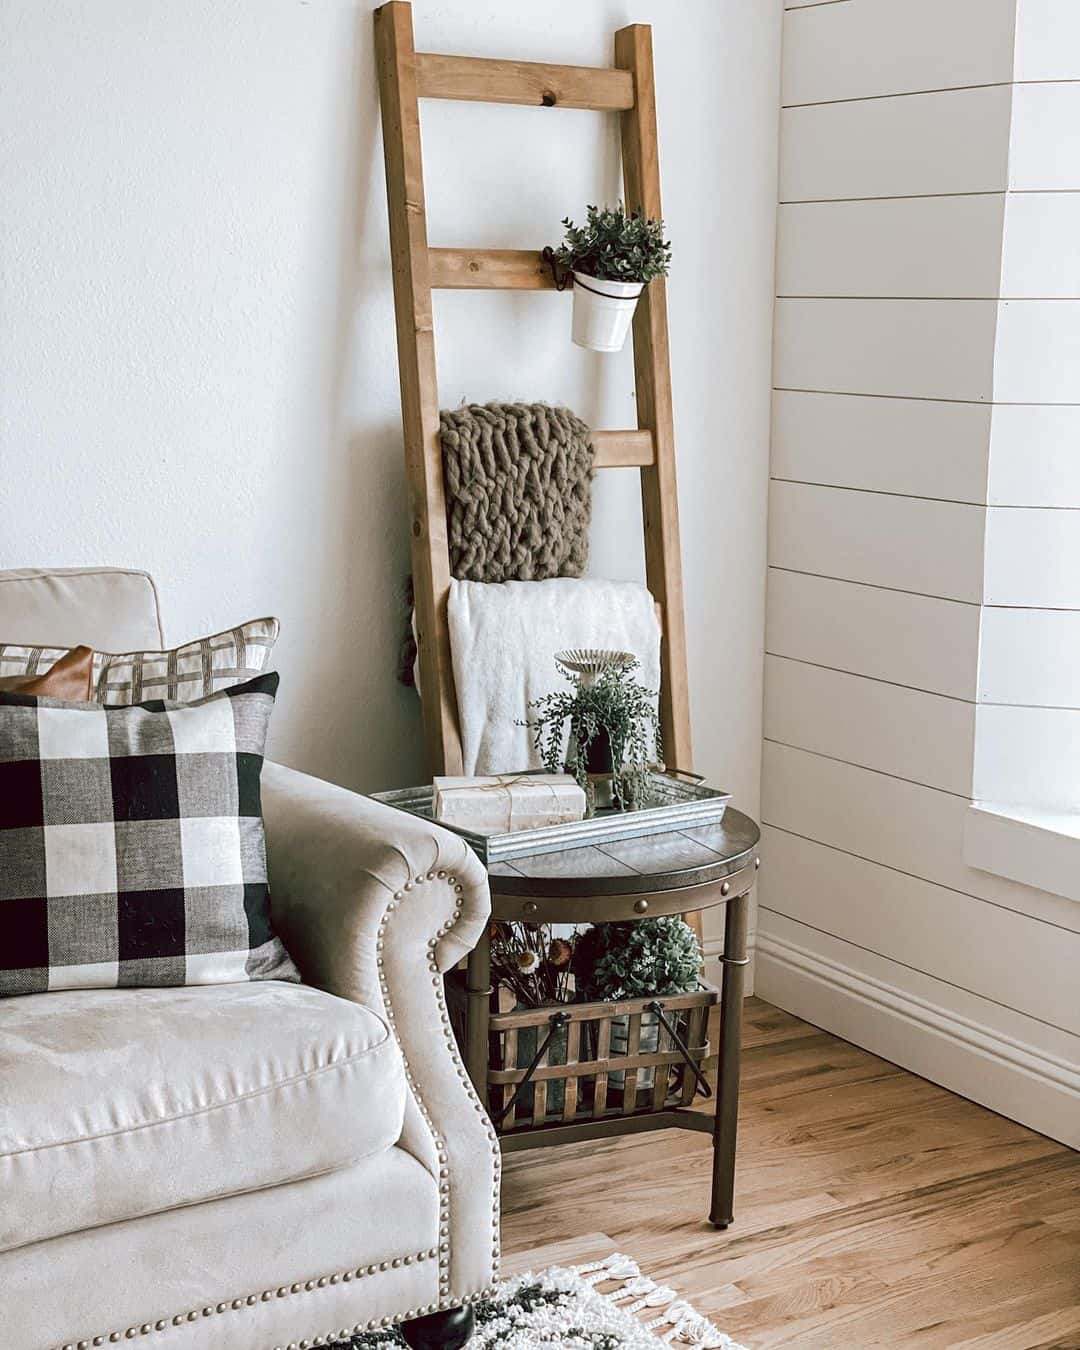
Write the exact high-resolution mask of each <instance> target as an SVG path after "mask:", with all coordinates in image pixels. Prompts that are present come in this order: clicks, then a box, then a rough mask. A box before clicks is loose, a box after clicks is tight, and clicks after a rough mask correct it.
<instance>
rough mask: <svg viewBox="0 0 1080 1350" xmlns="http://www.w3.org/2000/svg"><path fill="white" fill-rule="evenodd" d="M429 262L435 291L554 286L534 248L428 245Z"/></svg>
mask: <svg viewBox="0 0 1080 1350" xmlns="http://www.w3.org/2000/svg"><path fill="white" fill-rule="evenodd" d="M428 262H429V266H430V270H431V286H432V289H433V290H436V291H439V290H442V291H545V290H551V289H552V288H553V287H554V285H555V283H554V281H552V279H551V268H550V267H548V265H547V263H545V262H544V260H543V259H542V258H541V256H540V254H539V251H538V250H536V249H526V248H429V249H428Z"/></svg>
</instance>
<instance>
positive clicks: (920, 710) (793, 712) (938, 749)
mask: <svg viewBox="0 0 1080 1350" xmlns="http://www.w3.org/2000/svg"><path fill="white" fill-rule="evenodd" d="M765 735H766V737H767V738H769V739H770V740H775V741H781V742H783V743H784V744H786V745H792V746H795V747H796V748H797V749H800V750H813V751H816V752H817V753H819V754H822V755H830V756H832V757H833V758H835V759H842V760H847V761H848V762H849V763H852V764H861V765H863V766H864V767H866V768H869V769H879V770H881V771H882V772H884V773H890V774H895V775H897V777H900V778H908V779H911V780H912V781H914V782H916V783H925V784H927V785H928V786H929V787H936V788H941V789H943V790H944V791H947V792H956V793H962V794H965V795H969V794H970V792H971V765H972V760H973V757H974V738H975V705H974V704H972V703H966V702H961V701H960V700H958V699H953V698H943V697H942V696H941V695H940V694H925V693H922V692H921V691H918V690H913V689H905V688H903V687H901V686H899V685H895V684H885V683H882V682H881V681H878V680H868V679H865V678H863V677H862V676H859V675H848V674H845V673H843V672H841V671H836V670H825V669H822V668H821V667H819V666H810V665H806V664H805V663H803V662H801V661H789V660H787V659H786V658H785V657H781V656H767V657H766V658H765Z"/></svg>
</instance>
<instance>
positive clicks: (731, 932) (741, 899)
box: [709, 895, 750, 1228]
mask: <svg viewBox="0 0 1080 1350" xmlns="http://www.w3.org/2000/svg"><path fill="white" fill-rule="evenodd" d="M749 913H750V896H749V895H739V896H736V897H735V899H734V900H731V901H729V902H728V906H727V913H726V915H725V917H724V955H723V957H722V960H723V962H724V979H723V986H722V990H721V995H720V1059H719V1065H718V1068H717V1071H716V1122H715V1125H714V1128H713V1175H712V1209H711V1210H710V1212H709V1222H710V1223H712V1224H714V1225H715V1226H716V1227H717V1228H726V1227H727V1226H728V1224H729V1223H731V1221H732V1219H733V1218H734V1217H735V1214H734V1210H733V1207H732V1206H733V1200H734V1194H735V1137H736V1133H737V1131H738V1123H739V1062H740V1058H741V1055H742V1005H743V979H744V971H745V970H746V928H747V920H748V917H749Z"/></svg>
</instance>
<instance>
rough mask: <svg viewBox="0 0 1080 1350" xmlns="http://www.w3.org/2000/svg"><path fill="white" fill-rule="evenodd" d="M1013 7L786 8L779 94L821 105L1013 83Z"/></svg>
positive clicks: (979, 0)
mask: <svg viewBox="0 0 1080 1350" xmlns="http://www.w3.org/2000/svg"><path fill="white" fill-rule="evenodd" d="M1015 9H1016V0H860V3H858V4H852V5H831V6H830V5H825V6H822V7H821V8H819V9H817V10H812V11H807V10H801V11H800V10H793V11H790V12H789V13H788V14H786V15H785V19H784V46H783V51H784V61H783V79H782V86H781V87H782V94H781V97H782V99H783V102H784V104H785V105H788V104H793V103H821V102H825V101H827V100H832V99H851V98H867V97H874V96H878V95H882V94H903V93H911V92H914V91H916V90H933V89H959V88H962V87H965V86H968V85H980V84H994V83H997V82H999V81H1004V80H1010V79H1011V78H1012V59H1013V29H1014V16H1015ZM928 34H933V40H932V41H928V40H927V38H928Z"/></svg>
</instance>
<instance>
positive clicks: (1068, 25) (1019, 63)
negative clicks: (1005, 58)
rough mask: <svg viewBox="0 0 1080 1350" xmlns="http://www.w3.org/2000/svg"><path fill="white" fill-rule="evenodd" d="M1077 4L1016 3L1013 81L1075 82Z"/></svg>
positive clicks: (1059, 0) (1079, 34)
mask: <svg viewBox="0 0 1080 1350" xmlns="http://www.w3.org/2000/svg"><path fill="white" fill-rule="evenodd" d="M1077 52H1080V5H1076V4H1074V3H1071V0H1018V5H1017V21H1016V59H1015V65H1014V70H1015V74H1014V76H1013V78H1014V79H1017V80H1023V81H1031V80H1075V79H1076V76H1077V64H1078V62H1077V57H1076V54H1077Z"/></svg>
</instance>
